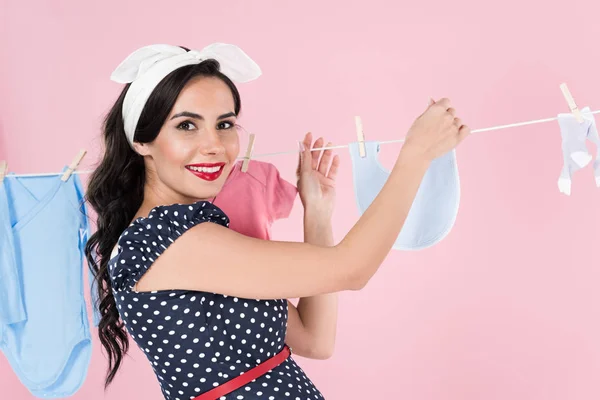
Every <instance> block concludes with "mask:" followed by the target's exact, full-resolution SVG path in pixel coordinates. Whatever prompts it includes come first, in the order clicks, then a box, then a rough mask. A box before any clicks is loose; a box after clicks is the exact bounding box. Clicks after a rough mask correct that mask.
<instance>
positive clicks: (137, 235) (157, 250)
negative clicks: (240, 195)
mask: <svg viewBox="0 0 600 400" xmlns="http://www.w3.org/2000/svg"><path fill="white" fill-rule="evenodd" d="M203 222H212V223H216V224H218V225H222V226H225V227H229V218H228V217H227V215H225V213H224V212H223V211H222V210H221V209H220V208H219V207H217V206H216V205H214V204H212V203H211V202H208V201H199V202H196V203H193V204H171V205H161V206H157V207H154V208H153V209H152V210H151V211H150V212H149V213H148V216H147V217H139V218H136V219H135V220H134V221H133V222H132V223H131V224H130V225H129V226H128V227H127V228H126V229H125V230H124V231H123V233H122V234H121V236H120V237H119V240H118V241H117V247H116V250H115V251H114V252H113V256H111V261H110V262H109V265H110V268H109V269H110V275H111V278H112V280H113V283H119V284H118V285H117V286H119V287H121V288H124V284H127V285H126V286H129V287H132V284H133V283H135V282H137V280H139V278H140V277H141V275H143V273H144V272H145V271H146V270H147V269H148V268H149V267H150V265H152V263H153V262H154V261H155V260H156V258H158V257H159V256H160V255H161V254H162V253H163V252H164V251H165V250H166V249H167V248H168V247H169V245H170V244H171V243H173V242H174V241H175V240H176V239H177V238H178V237H179V236H181V235H182V234H184V233H185V232H186V231H187V230H188V229H190V228H192V227H193V226H195V225H198V224H200V223H203Z"/></svg>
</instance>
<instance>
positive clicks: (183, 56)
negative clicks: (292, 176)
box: [110, 43, 262, 146]
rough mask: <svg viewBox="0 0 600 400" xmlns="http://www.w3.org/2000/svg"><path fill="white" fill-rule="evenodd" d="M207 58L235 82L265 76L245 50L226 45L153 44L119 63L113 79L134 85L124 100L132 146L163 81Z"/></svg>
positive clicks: (126, 127)
mask: <svg viewBox="0 0 600 400" xmlns="http://www.w3.org/2000/svg"><path fill="white" fill-rule="evenodd" d="M207 59H214V60H216V61H218V62H219V64H220V66H221V68H220V70H221V72H222V73H223V74H224V75H226V76H227V77H228V78H229V79H231V80H232V81H234V82H241V83H243V82H248V81H252V80H254V79H256V78H258V77H259V76H260V75H261V73H262V72H261V70H260V67H259V66H258V65H257V64H256V63H255V62H254V61H253V60H252V59H251V58H250V57H248V55H247V54H246V53H244V52H243V51H242V49H240V48H239V47H237V46H235V45H232V44H226V43H213V44H211V45H209V46H207V47H205V48H204V49H202V50H201V51H197V50H191V51H186V50H185V49H182V48H181V47H178V46H171V45H166V44H154V45H150V46H146V47H142V48H140V49H138V50H136V51H134V52H133V53H131V54H130V55H129V56H128V57H127V58H126V59H125V60H124V61H123V62H122V63H121V64H119V66H118V67H117V68H116V69H115V70H114V71H113V73H112V75H111V77H110V79H111V80H113V81H115V82H118V83H131V85H130V86H129V90H128V91H127V94H126V95H125V99H124V101H123V124H124V126H125V134H126V135H127V140H128V141H129V144H131V145H132V146H133V137H134V135H135V129H136V127H137V123H138V120H139V119H140V115H141V114H142V110H143V109H144V106H145V105H146V102H147V101H148V98H149V97H150V95H151V94H152V91H153V90H154V88H155V87H156V86H157V85H158V84H159V83H160V81H162V80H163V79H164V78H165V77H166V76H167V75H169V74H170V73H171V72H173V71H175V70H176V69H178V68H181V67H184V66H186V65H193V64H199V63H201V62H202V61H204V60H207Z"/></svg>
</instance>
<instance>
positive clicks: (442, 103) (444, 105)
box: [435, 97, 451, 110]
mask: <svg viewBox="0 0 600 400" xmlns="http://www.w3.org/2000/svg"><path fill="white" fill-rule="evenodd" d="M435 104H437V105H438V106H440V107H442V108H443V109H444V110H448V109H449V108H450V107H451V105H450V99H448V98H446V97H444V98H443V99H441V100H438V101H436V103H435Z"/></svg>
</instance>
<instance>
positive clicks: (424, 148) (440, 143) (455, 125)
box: [401, 98, 471, 161]
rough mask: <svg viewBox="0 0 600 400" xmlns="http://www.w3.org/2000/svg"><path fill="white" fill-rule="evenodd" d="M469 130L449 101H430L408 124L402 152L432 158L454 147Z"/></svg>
mask: <svg viewBox="0 0 600 400" xmlns="http://www.w3.org/2000/svg"><path fill="white" fill-rule="evenodd" d="M470 133H471V129H470V128H469V127H468V126H466V125H463V123H462V120H461V119H460V118H458V117H457V116H456V110H455V109H454V108H452V105H451V104H450V100H449V99H446V98H443V99H441V100H439V101H437V102H435V101H433V100H429V106H428V108H427V110H425V112H424V113H423V114H421V116H420V117H419V118H417V119H416V120H415V122H414V123H413V125H412V126H411V128H410V130H409V132H408V134H407V135H406V140H405V141H404V146H403V147H402V151H401V153H406V152H411V154H416V155H417V156H420V157H423V158H424V159H425V160H426V161H432V160H434V159H436V158H438V157H440V156H442V155H444V154H446V153H447V152H449V151H450V150H452V149H454V148H455V147H456V146H457V145H458V144H459V143H460V142H462V140H463V139H464V138H465V137H466V136H467V135H469V134H470Z"/></svg>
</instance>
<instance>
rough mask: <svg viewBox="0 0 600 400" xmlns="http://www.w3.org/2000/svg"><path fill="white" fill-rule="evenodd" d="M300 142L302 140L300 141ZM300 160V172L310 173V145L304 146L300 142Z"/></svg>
mask: <svg viewBox="0 0 600 400" xmlns="http://www.w3.org/2000/svg"><path fill="white" fill-rule="evenodd" d="M300 143H302V142H300ZM300 154H301V160H300V173H310V172H311V163H310V157H311V155H310V147H306V146H304V143H302V151H301V152H300Z"/></svg>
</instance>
